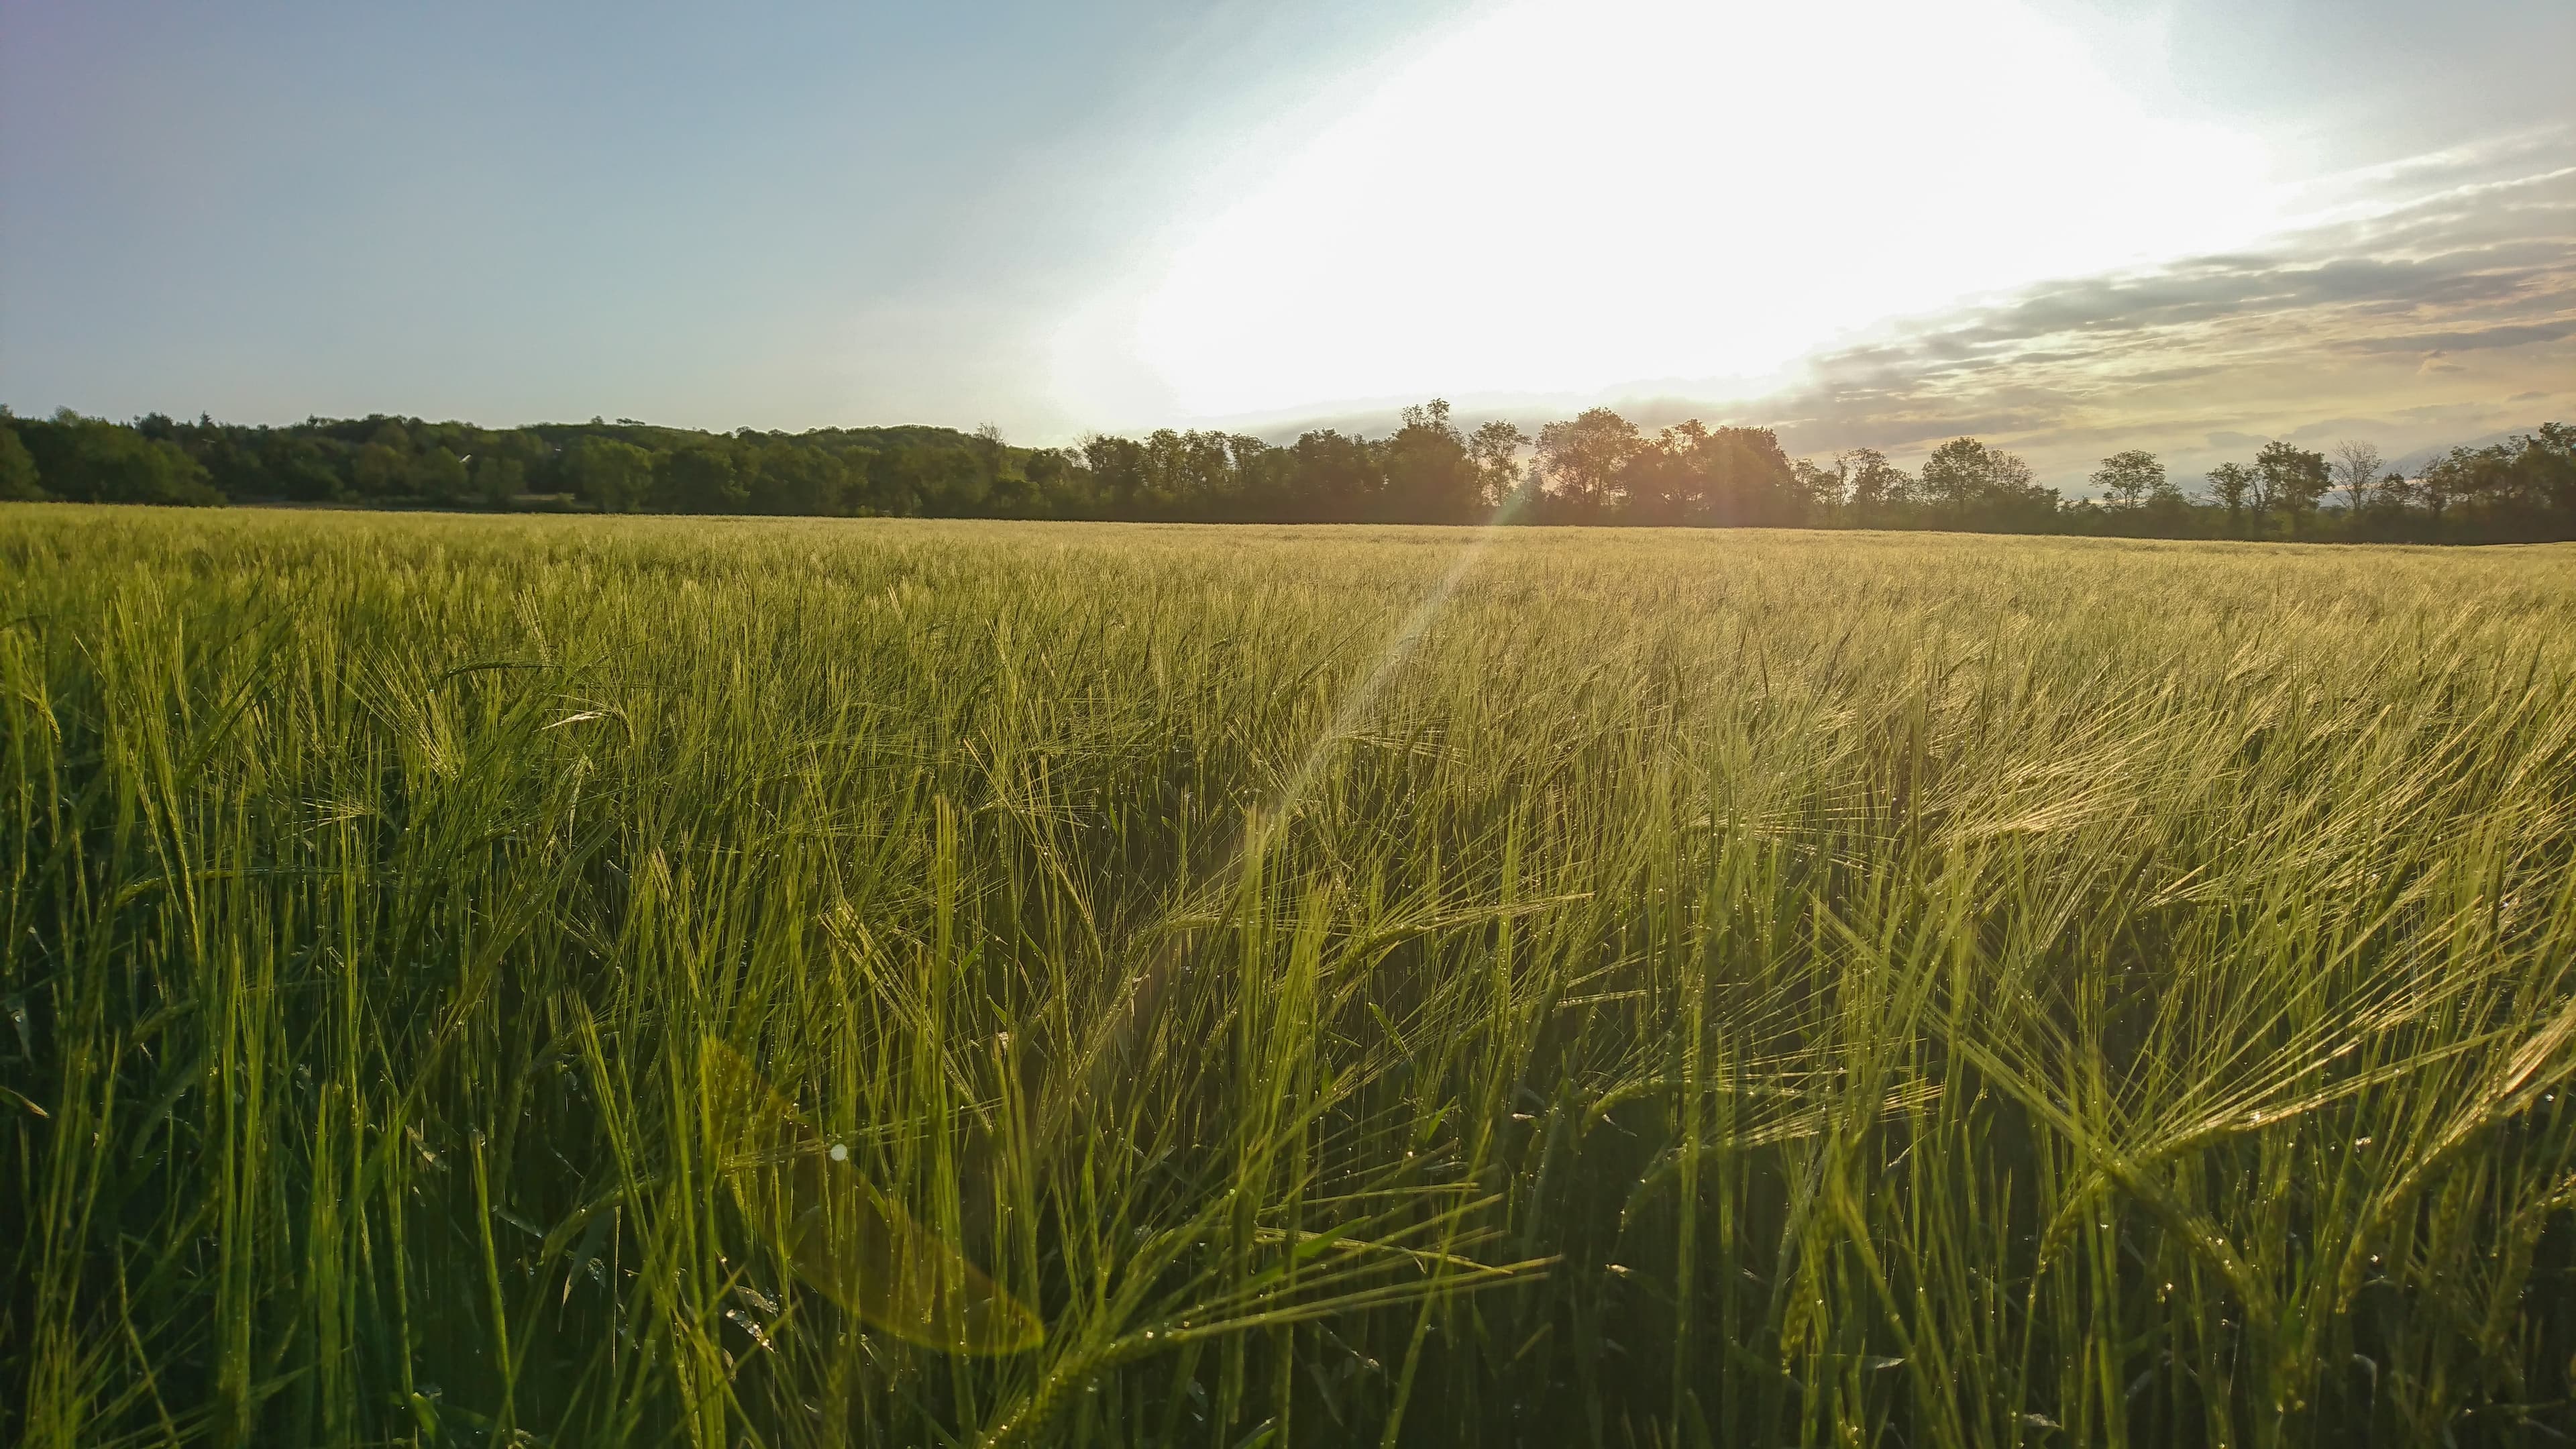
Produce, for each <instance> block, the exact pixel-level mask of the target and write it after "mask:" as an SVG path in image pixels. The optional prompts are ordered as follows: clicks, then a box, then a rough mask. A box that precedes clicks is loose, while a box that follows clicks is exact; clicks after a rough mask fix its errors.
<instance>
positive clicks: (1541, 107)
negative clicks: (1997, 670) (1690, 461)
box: [1132, 0, 2267, 416]
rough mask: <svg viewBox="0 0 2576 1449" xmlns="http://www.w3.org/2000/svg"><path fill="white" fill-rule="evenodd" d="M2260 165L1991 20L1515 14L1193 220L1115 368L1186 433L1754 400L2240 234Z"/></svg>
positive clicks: (1829, 2)
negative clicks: (1756, 393)
mask: <svg viewBox="0 0 2576 1449" xmlns="http://www.w3.org/2000/svg"><path fill="white" fill-rule="evenodd" d="M2266 162H2267V158H2266V157H2265V155H2264V154H2263V151H2262V148H2261V147H2260V146H2259V145H2257V144H2256V143H2254V142H2253V141H2252V140H2251V139H2250V138H2247V137H2245V136H2241V135H2235V134H2231V133H2229V132H2227V131H2225V130H2223V129H2220V128H2218V127H2215V126H2212V125H2208V124H2205V123H2201V122H2197V121H2194V120H2192V119H2190V118H2188V117H2177V116H2173V115H2168V114H2159V113H2157V112H2155V111H2153V110H2151V109H2150V108H2149V107H2147V106H2146V105H2144V104H2143V103H2141V102H2140V101H2139V100H2138V99H2136V98H2135V97H2134V96H2133V95H2132V94H2131V93H2130V92H2129V91H2127V90H2124V89H2123V88H2122V86H2120V85H2118V84H2115V83H2114V82H2113V80H2112V79H2111V78H2110V77H2109V76H2108V75H2107V74H2106V73H2105V71H2104V69H2103V68H2102V66H2101V65H2100V64H2098V63H2097V62H2096V61H2095V59H2094V58H2093V56H2092V55H2091V54H2090V53H2088V51H2087V50H2086V48H2085V47H2084V45H2083V44H2081V43H2080V42H2079V41H2078V40H2077V39H2076V38H2075V37H2074V36H2073V35H2072V34H2070V33H2069V32H2067V31H2065V30H2063V29H2062V28H2060V27H2058V26H2056V25H2054V24H2052V23H2050V22H2049V21H2047V20H2046V19H2044V18H2042V17H2041V16H2039V15H2038V14H2036V13H2035V12H2033V11H2031V10H2029V9H2027V8H2024V7H2022V6H2019V5H2016V4H2013V3H2010V0H1959V3H1945V4H1942V5H1938V6H1930V5H1922V4H1909V3H1899V0H1821V3H1801V4H1796V5H1778V4H1733V3H1727V4H1690V3H1682V0H1538V3H1525V4H1520V5H1516V6H1513V7H1511V8H1508V9H1504V10H1501V11H1499V12H1494V13H1490V14H1487V15H1485V16H1483V17H1482V18H1479V19H1475V20H1472V21H1470V22H1468V23H1466V24H1464V25H1462V26H1461V27H1459V28H1458V29H1456V30H1455V31H1453V32H1451V33H1449V34H1448V35H1446V36H1445V37H1442V38H1440V39H1438V40H1436V41H1434V42H1432V43H1431V44H1429V45H1428V46H1427V47H1425V48H1424V50H1423V51H1422V53H1421V54H1420V55H1419V56H1418V58H1416V59H1415V60H1413V61H1412V62H1411V63H1409V64H1405V65H1401V66H1399V67H1397V68H1396V69H1395V70H1394V71H1393V72H1392V73H1391V74H1390V76H1389V78H1388V79H1387V80H1386V81H1385V82H1384V83H1383V84H1382V85H1380V86H1378V87H1377V88H1376V89H1375V91H1374V92H1373V93H1371V94H1369V95H1367V96H1366V98H1365V99H1364V100H1362V101H1361V102H1360V103H1359V104H1357V105H1356V106H1353V107H1351V108H1349V109H1348V110H1346V111H1345V112H1343V113H1341V114H1338V115H1335V116H1331V117H1328V118H1324V119H1323V120H1321V121H1320V122H1319V123H1318V124H1316V125H1315V126H1313V127H1312V128H1310V129H1309V130H1308V132H1307V139H1306V140H1305V141H1304V143H1303V144H1302V146H1300V147H1298V148H1296V149H1294V150H1292V151H1291V152H1289V153H1287V154H1285V155H1283V156H1282V157H1281V158H1279V159H1278V160H1277V162H1276V164H1275V165H1273V166H1271V167H1270V168H1269V169H1268V171H1267V176H1266V179H1265V180H1264V181H1262V182H1261V183H1260V184H1259V185H1258V186H1257V187H1255V188H1254V189H1252V190H1251V191H1250V192H1249V194H1241V195H1236V196H1232V197H1228V198H1224V199H1222V200H1220V201H1216V202H1212V203H1210V204H1209V205H1208V206H1207V209H1206V215H1205V219H1204V220H1203V221H1201V222H1199V223H1197V224H1196V225H1194V226H1186V227H1184V229H1183V233H1184V235H1186V236H1187V237H1188V240H1187V241H1186V242H1185V243H1183V244H1182V245H1180V246H1179V247H1178V248H1177V249H1176V250H1175V251H1174V252H1173V253H1171V254H1170V255H1169V256H1168V257H1167V258H1166V259H1165V260H1164V262H1163V263H1161V265H1160V270H1159V274H1158V275H1156V276H1154V277H1152V278H1151V279H1150V280H1149V281H1148V283H1147V284H1146V285H1145V287H1144V288H1142V291H1143V295H1144V300H1143V302H1142V304H1141V306H1140V307H1139V308H1138V309H1137V311H1136V312H1135V314H1134V320H1133V333H1132V345H1133V348H1134V351H1135V353H1136V355H1137V356H1139V357H1140V358H1141V359H1142V361H1143V362H1144V363H1145V364H1146V367H1147V369H1148V370H1149V371H1150V373H1151V374H1152V375H1153V376H1155V377H1156V378H1158V379H1159V380H1160V382H1161V384H1162V386H1163V387H1164V388H1167V389H1168V391H1169V396H1170V398H1171V400H1172V401H1173V402H1175V403H1176V404H1177V405H1178V407H1179V408H1180V409H1181V410H1182V411H1184V412H1186V413H1189V414H1193V415H1197V416H1225V415H1247V414H1256V413H1262V412H1276V411H1281V410H1289V409H1295V408H1299V407H1312V406H1318V405H1324V404H1330V403H1334V402H1356V401H1370V400H1383V399H1392V398H1406V397H1418V396H1427V395H1431V394H1433V393H1440V394H1443V395H1447V396H1451V397H1473V396H1477V395H1480V394H1481V395H1505V394H1513V393H1542V394H1565V393H1583V392H1591V391H1596V390H1600V389H1605V388H1611V387H1615V386H1618V385H1621V384H1626V383H1632V382H1637V381H1641V380H1656V379H1691V380H1709V379H1729V378H1734V379H1747V378H1754V377H1759V376H1762V375H1765V374H1768V373H1772V372H1774V371H1776V370H1777V369H1780V368H1781V367H1783V366H1784V365H1785V364H1788V363H1789V362H1791V361H1792V360H1793V359H1795V358H1797V357H1798V356H1800V355H1801V354H1802V353H1804V352H1807V351H1809V350H1811V349H1813V348H1815V347H1816V346H1818V345H1819V344H1821V343H1823V342H1825V341H1827V340H1829V339H1832V338H1834V337H1836V336H1840V335H1845V334H1848V333H1850V332H1851V331H1853V330H1855V329H1860V328H1866V327H1868V326H1870V325H1871V324H1873V323H1876V322H1879V321H1882V320H1884V319H1887V318H1890V317H1894V316H1900V315H1904V314H1907V313H1910V312H1917V311H1921V310H1924V309H1927V308H1933V307H1937V306H1939V305H1941V304H1943V303H1945V302H1949V301H1952V300H1955V299H1958V298H1961V297H1964V296H1969V295H1974V294H1978V293H1983V292H1989V291H1993V290H1996V289H2002V288H2010V287H2014V286H2019V285H2023V284H2026V283H2029V282H2032V281H2035V280H2039V279H2043V278H2048V277H2054V276H2063V275H2073V274H2082V273H2087V272H2092V271H2097V270H2101V269H2105V268H2112V267H2117V266H2120V265H2122V264H2124V263H2130V262H2143V261H2150V260H2156V259H2163V258H2169V257H2172V256H2175V255H2179V254H2183V253H2187V252H2189V251H2192V250H2194V249H2199V248H2206V247H2215V246H2223V245H2227V244H2230V243H2232V242H2235V241H2237V240H2239V239H2241V238H2244V237H2247V236H2250V235H2252V234H2254V233H2255V232H2257V231H2259V230H2260V229H2261V226H2262V222H2263V220H2264V218H2265V216H2266V214H2267V213H2266V207H2267V200H2266V197H2267V188H2266V183H2265V178H2266V169H2267V167H2266Z"/></svg>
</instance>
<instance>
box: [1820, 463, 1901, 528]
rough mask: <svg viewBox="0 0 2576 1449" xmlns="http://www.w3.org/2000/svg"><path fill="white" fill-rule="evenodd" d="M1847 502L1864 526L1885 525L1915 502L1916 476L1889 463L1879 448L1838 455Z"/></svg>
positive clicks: (1837, 469) (1836, 470) (1836, 466)
mask: <svg viewBox="0 0 2576 1449" xmlns="http://www.w3.org/2000/svg"><path fill="white" fill-rule="evenodd" d="M1834 473H1835V476H1836V477H1837V478H1838V479H1839V480H1840V481H1841V484H1842V490H1843V499H1844V502H1845V503H1846V504H1847V505H1848V506H1849V507H1850V509H1851V510H1852V512H1853V514H1854V515H1855V516H1856V517H1857V519H1858V520H1859V521H1860V522H1862V523H1884V522H1887V521H1889V518H1890V516H1891V515H1892V514H1894V513H1895V512H1896V511H1897V510H1899V509H1902V508H1904V507H1905V506H1906V505H1907V504H1909V503H1911V502H1913V501H1914V490H1915V483H1914V478H1913V475H1911V474H1909V473H1907V472H1906V471H1905V470H1904V469H1902V468H1899V467H1897V466H1896V465H1895V464H1893V463H1890V462H1889V461H1887V455H1886V454H1885V453H1882V452H1880V451H1879V450H1878V449H1876V448H1852V449H1850V450H1848V451H1845V452H1842V453H1838V454H1836V455H1835V456H1834Z"/></svg>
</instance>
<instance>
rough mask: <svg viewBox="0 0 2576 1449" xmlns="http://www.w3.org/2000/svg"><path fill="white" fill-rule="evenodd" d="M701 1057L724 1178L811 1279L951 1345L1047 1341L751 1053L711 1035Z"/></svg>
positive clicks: (1024, 1345) (873, 1320)
mask: <svg viewBox="0 0 2576 1449" xmlns="http://www.w3.org/2000/svg"><path fill="white" fill-rule="evenodd" d="M703 1060H704V1065H705V1073H706V1086H707V1093H708V1108H709V1120H710V1122H711V1123H712V1125H713V1127H714V1129H715V1133H714V1136H715V1142H716V1144H717V1153H718V1157H717V1161H718V1164H719V1167H720V1169H721V1170H722V1172H723V1173H724V1178H725V1185H726V1186H727V1187H728V1188H729V1189H730V1190H731V1191H732V1193H733V1196H734V1201H735V1202H736V1203H737V1204H739V1205H740V1206H741V1208H742V1212H743V1216H744V1217H745V1218H747V1219H748V1220H750V1222H751V1223H752V1224H753V1227H754V1230H755V1231H756V1232H758V1233H759V1234H760V1235H761V1236H762V1238H763V1239H764V1240H765V1241H766V1242H767V1243H768V1244H769V1245H770V1246H771V1248H772V1249H773V1250H774V1251H775V1252H776V1253H777V1255H778V1257H779V1259H780V1260H781V1261H782V1262H783V1263H784V1264H786V1266H787V1267H788V1269H789V1271H791V1272H793V1273H794V1274H795V1276H796V1277H797V1278H798V1279H799V1280H800V1281H802V1282H803V1283H804V1284H805V1285H806V1286H807V1287H810V1288H812V1289H813V1290H814V1291H816V1292H817V1293H820V1294H822V1295H823V1297H824V1298H826V1299H828V1300H829V1301H830V1302H831V1303H832V1304H833V1305H834V1306H836V1307H838V1308H840V1309H841V1310H842V1311H843V1312H845V1313H849V1314H853V1315H855V1316H857V1317H858V1318H859V1319H860V1320H861V1321H862V1322H864V1323H866V1324H868V1325H869V1326H870V1327H872V1328H875V1329H878V1330H880V1331H882V1332H885V1333H889V1334H892V1335H893V1336H895V1337H897V1338H900V1339H902V1340H903V1341H904V1342H906V1343H911V1344H917V1345H919V1346H921V1347H923V1348H933V1349H938V1350H940V1351H941V1352H943V1353H956V1354H1009V1353H1024V1352H1026V1351H1028V1350H1030V1349H1033V1348H1036V1347H1037V1346H1038V1345H1039V1344H1040V1343H1042V1342H1044V1341H1045V1339H1046V1329H1045V1326H1044V1325H1043V1324H1041V1323H1040V1322H1039V1320H1038V1316H1037V1314H1036V1313H1035V1312H1033V1311H1032V1310H1031V1309H1030V1308H1029V1306H1028V1305H1027V1304H1025V1303H1022V1302H1021V1301H1020V1300H1019V1299H1018V1298H1016V1297H1014V1296H1012V1294H1011V1292H1010V1290H1008V1289H1006V1288H1004V1287H1002V1286H1001V1285H1000V1284H998V1283H996V1282H994V1281H993V1280H992V1279H991V1278H988V1277H986V1276H985V1275H984V1273H983V1271H982V1270H981V1269H979V1268H977V1267H976V1266H975V1265H974V1264H972V1263H970V1262H968V1261H967V1260H966V1258H965V1255H963V1254H962V1253H959V1252H958V1251H957V1250H956V1249H955V1248H954V1247H951V1246H950V1245H949V1244H948V1243H947V1242H945V1241H943V1240H942V1239H941V1238H940V1237H939V1236H938V1235H937V1234H936V1233H933V1232H931V1231H930V1230H929V1229H928V1228H925V1227H923V1226H922V1225H921V1224H920V1223H919V1222H917V1221H915V1220H914V1219H913V1217H912V1215H911V1214H910V1213H907V1212H905V1211H904V1210H903V1207H902V1206H901V1205H900V1204H898V1203H896V1202H895V1201H894V1200H892V1199H891V1198H888V1197H887V1196H885V1195H884V1194H883V1193H880V1192H878V1191H877V1190H876V1188H875V1187H874V1186H873V1185H871V1184H870V1183H869V1182H868V1180H867V1179H866V1178H865V1177H863V1176H861V1175H860V1173H859V1170H858V1169H857V1167H855V1166H854V1165H852V1164H851V1163H850V1161H849V1153H848V1150H847V1149H845V1148H841V1147H838V1146H832V1145H830V1144H827V1143H826V1142H825V1141H824V1139H823V1136H822V1134H821V1133H819V1132H817V1131H815V1130H814V1127H813V1124H812V1123H810V1122H808V1121H807V1120H806V1119H805V1117H804V1116H803V1115H802V1114H801V1113H799V1112H798V1111H797V1110H796V1108H795V1107H794V1105H793V1104H791V1103H789V1102H788V1100H787V1099H786V1098H784V1097H782V1096H780V1095H779V1094H778V1092H777V1090H776V1089H775V1088H772V1087H771V1086H770V1085H769V1083H768V1082H767V1081H766V1080H765V1079H763V1078H762V1077H761V1075H760V1073H759V1071H758V1070H757V1069H756V1068H755V1067H753V1066H752V1064H751V1063H750V1062H749V1061H747V1060H745V1059H744V1057H743V1055H742V1053H740V1052H738V1051H736V1050H734V1049H733V1048H732V1047H731V1046H728V1045H727V1044H725V1043H724V1042H722V1041H719V1040H717V1039H716V1038H714V1037H712V1036H710V1037H707V1038H706V1039H705V1043H704V1054H703Z"/></svg>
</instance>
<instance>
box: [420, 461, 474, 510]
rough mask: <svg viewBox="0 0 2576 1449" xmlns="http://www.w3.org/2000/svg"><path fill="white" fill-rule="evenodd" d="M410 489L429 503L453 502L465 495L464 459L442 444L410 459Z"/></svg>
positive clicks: (462, 499) (461, 499)
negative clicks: (440, 446)
mask: <svg viewBox="0 0 2576 1449" xmlns="http://www.w3.org/2000/svg"><path fill="white" fill-rule="evenodd" d="M410 475H411V476H410V482H411V491H412V492H414V493H416V494H418V495H420V496H421V497H423V498H426V499H428V500H429V501H430V502H432V503H438V504H445V505H450V506H453V505H455V504H459V503H463V502H464V501H465V500H466V498H467V496H468V488H467V483H468V479H467V476H466V472H465V460H464V459H463V458H460V457H458V456H456V455H455V454H454V453H451V452H449V451H448V450H447V449H445V448H443V447H442V448H432V449H430V450H429V451H428V452H426V453H423V454H421V455H420V456H419V457H417V458H414V459H412V460H411V469H410Z"/></svg>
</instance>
